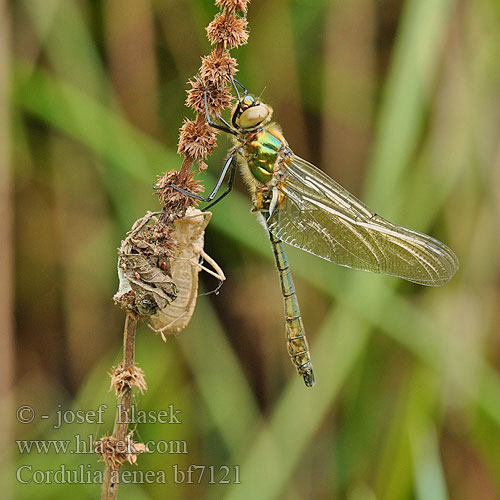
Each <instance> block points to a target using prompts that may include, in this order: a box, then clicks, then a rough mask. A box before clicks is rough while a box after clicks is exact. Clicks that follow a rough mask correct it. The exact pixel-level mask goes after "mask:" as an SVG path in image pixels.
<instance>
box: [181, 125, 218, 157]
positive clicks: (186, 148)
mask: <svg viewBox="0 0 500 500" xmlns="http://www.w3.org/2000/svg"><path fill="white" fill-rule="evenodd" d="M216 135H217V133H216V132H215V130H214V129H213V128H212V127H210V125H208V123H206V122H202V121H200V120H198V121H193V120H188V119H184V123H183V124H182V127H181V129H180V136H179V147H178V149H177V152H178V153H179V154H185V155H189V156H191V157H192V158H194V159H198V158H206V157H207V156H208V155H209V154H210V153H211V152H212V151H213V149H214V147H215V138H216Z"/></svg>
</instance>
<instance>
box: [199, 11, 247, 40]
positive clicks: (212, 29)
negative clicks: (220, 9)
mask: <svg viewBox="0 0 500 500" xmlns="http://www.w3.org/2000/svg"><path fill="white" fill-rule="evenodd" d="M247 24H248V22H247V20H246V19H245V18H244V17H237V16H235V15H234V14H233V13H229V11H226V12H225V13H224V14H217V15H216V16H215V18H214V20H213V21H212V22H211V23H210V24H209V25H208V26H207V28H206V30H207V36H208V39H209V41H210V43H211V44H212V45H218V44H221V45H223V46H224V48H230V49H234V48H236V47H238V46H240V45H243V44H245V43H247V41H248V31H247V29H246V28H247Z"/></svg>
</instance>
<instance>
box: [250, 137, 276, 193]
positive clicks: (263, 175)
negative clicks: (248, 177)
mask: <svg viewBox="0 0 500 500" xmlns="http://www.w3.org/2000/svg"><path fill="white" fill-rule="evenodd" d="M282 146H283V143H282V141H281V140H280V139H279V138H278V137H276V136H274V135H273V134H272V133H271V132H270V131H269V130H267V129H264V130H260V131H258V132H255V133H253V134H251V135H250V136H249V137H248V142H247V143H246V145H245V156H246V160H247V163H248V168H249V169H250V172H251V173H252V175H253V176H254V177H255V178H256V179H257V180H258V181H259V182H262V183H263V184H267V183H268V182H269V181H270V180H271V178H272V176H273V168H274V164H275V163H276V158H277V156H278V151H279V150H280V148H281V147H282Z"/></svg>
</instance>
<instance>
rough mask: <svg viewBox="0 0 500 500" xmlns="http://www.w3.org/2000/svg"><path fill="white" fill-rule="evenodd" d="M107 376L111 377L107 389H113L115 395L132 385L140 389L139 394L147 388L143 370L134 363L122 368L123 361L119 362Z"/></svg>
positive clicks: (130, 387)
mask: <svg viewBox="0 0 500 500" xmlns="http://www.w3.org/2000/svg"><path fill="white" fill-rule="evenodd" d="M109 376H110V377H111V386H110V388H109V390H111V389H114V390H115V394H116V395H118V394H120V393H121V392H123V391H124V390H126V389H132V387H137V389H139V390H140V391H141V394H143V393H144V391H147V390H148V385H147V384H146V379H145V378H144V371H143V370H142V369H141V368H139V367H138V366H135V365H134V366H132V367H131V368H127V369H124V368H123V363H120V364H119V365H118V366H117V367H116V368H115V369H114V372H113V373H110V374H109Z"/></svg>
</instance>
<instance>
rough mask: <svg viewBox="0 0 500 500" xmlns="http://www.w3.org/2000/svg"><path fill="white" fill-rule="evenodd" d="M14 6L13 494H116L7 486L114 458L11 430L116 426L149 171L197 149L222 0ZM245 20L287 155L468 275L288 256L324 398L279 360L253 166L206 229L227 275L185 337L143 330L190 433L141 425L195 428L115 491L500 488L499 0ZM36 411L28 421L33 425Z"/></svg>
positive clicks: (9, 325)
mask: <svg viewBox="0 0 500 500" xmlns="http://www.w3.org/2000/svg"><path fill="white" fill-rule="evenodd" d="M0 6H2V7H3V8H4V11H3V14H2V16H1V22H2V23H3V25H4V26H3V28H2V29H1V30H0V75H1V76H2V78H1V81H2V84H1V85H2V89H3V91H2V93H1V97H0V98H1V99H2V100H1V101H0V146H1V148H0V150H1V151H4V152H5V153H2V155H1V156H2V158H1V159H0V161H1V162H2V165H3V167H2V172H1V183H2V186H1V188H2V191H1V192H2V195H1V203H2V214H3V217H2V218H1V220H0V224H1V227H2V234H3V243H2V250H1V255H2V264H1V265H2V276H3V277H4V283H3V287H2V289H1V291H0V299H1V307H2V309H1V313H2V314H1V315H0V316H1V325H2V332H1V333H2V336H1V341H2V344H1V346H0V347H1V348H2V349H1V352H2V354H1V356H2V359H1V361H2V362H1V363H0V376H1V377H2V380H3V381H4V383H3V384H2V385H3V388H2V392H1V395H2V411H3V414H4V418H2V421H3V422H4V424H3V425H2V430H1V431H0V433H1V439H2V450H3V451H4V452H6V453H5V454H4V458H3V460H4V464H3V467H2V474H3V477H2V479H3V481H2V488H3V491H2V493H3V495H2V498H18V499H28V498H29V499H32V498H37V499H55V498H75V499H86V498H89V499H90V498H98V496H99V491H100V486H99V485H94V484H55V483H49V484H45V483H44V484H36V483H35V482H33V481H31V482H28V483H27V484H22V483H21V482H19V481H17V480H15V479H14V478H15V474H16V470H18V468H19V467H20V466H22V465H29V466H31V467H32V471H35V470H42V471H43V470H51V469H52V470H57V469H59V468H60V467H61V464H65V466H66V467H67V469H77V467H78V466H79V465H81V466H83V467H84V469H85V471H92V470H98V471H100V470H103V464H102V463H97V461H96V460H97V459H96V456H95V455H92V454H81V453H70V452H69V451H68V452H66V453H55V452H53V451H51V452H50V453H44V452H40V453H38V452H36V450H32V451H31V453H27V452H25V453H20V451H19V446H18V445H16V444H15V443H14V440H15V439H18V440H19V439H25V440H26V439H36V440H50V439H56V440H62V439H69V440H71V443H73V444H74V440H75V435H76V434H78V435H80V436H81V437H82V439H87V440H88V438H87V436H88V435H92V436H93V438H94V439H97V438H99V437H100V436H101V435H103V434H104V433H106V432H108V433H109V432H111V430H112V423H113V420H114V404H115V398H114V395H113V394H112V393H109V392H108V387H109V377H108V375H107V372H108V371H110V370H111V366H112V365H116V364H117V363H118V362H119V360H120V356H121V352H120V350H121V335H122V330H123V321H124V315H123V313H122V312H121V311H120V310H118V309H117V308H116V307H114V306H113V302H112V300H111V297H112V295H113V294H114V292H115V291H116V289H117V284H118V282H117V276H116V258H117V255H116V248H117V247H118V246H119V244H120V240H121V239H122V238H123V237H124V235H125V233H126V231H127V230H128V229H129V228H130V226H131V224H132V222H133V221H134V220H135V219H137V218H139V217H141V216H142V215H143V214H144V213H145V212H146V211H147V210H156V209H158V207H159V205H158V202H157V200H156V197H155V196H154V195H153V189H152V185H153V183H154V182H155V180H156V176H157V175H159V174H162V173H163V172H164V171H165V170H170V169H173V168H178V167H179V166H180V164H181V158H180V157H179V156H177V155H176V143H177V138H178V129H179V127H180V125H181V123H182V119H183V117H184V116H189V117H191V116H192V115H191V112H190V111H189V110H188V109H187V108H186V107H185V106H184V100H185V89H186V88H187V86H186V84H185V82H186V80H187V79H188V78H189V77H191V76H192V75H193V74H194V73H195V72H196V71H197V68H198V67H199V63H200V56H202V55H205V54H208V53H209V51H210V47H209V44H208V41H207V40H206V37H205V31H204V27H205V26H206V25H207V24H208V23H209V22H210V20H211V19H212V18H213V15H214V13H215V12H216V11H217V9H216V8H215V6H214V5H213V2H212V1H209V0H207V1H202V0H196V1H195V0H190V1H186V0H142V1H139V0H102V1H98V0H79V1H76V0H15V1H11V2H8V1H6V0H3V1H1V2H0ZM248 20H249V26H250V31H251V36H250V41H249V43H248V45H246V46H244V47H242V48H240V49H239V50H237V51H233V53H232V55H233V56H235V57H237V58H238V61H239V65H240V66H239V67H240V73H239V74H238V75H239V76H238V78H239V79H240V80H241V81H242V82H244V83H245V84H246V86H247V87H248V88H249V89H250V90H251V91H253V92H254V93H256V94H259V93H260V92H261V90H262V89H263V88H264V87H265V91H264V94H263V98H264V100H265V101H266V102H268V103H269V104H271V105H272V106H273V107H274V111H275V115H274V116H275V119H276V120H277V121H278V122H279V123H280V124H281V125H282V127H283V130H284V133H285V136H286V137H287V139H288V141H289V143H290V145H291V146H292V148H293V149H294V151H295V152H296V153H297V154H298V155H300V156H302V157H304V158H306V159H308V160H310V161H312V162H313V163H315V164H316V165H318V166H319V167H320V168H322V169H323V170H324V171H325V172H327V173H328V174H329V175H331V176H332V177H334V178H335V179H336V180H337V181H339V182H340V183H341V184H343V185H344V186H345V187H346V188H348V189H349V190H350V191H351V192H353V193H354V194H356V195H358V196H359V197H361V198H362V199H363V200H365V201H366V202H367V203H369V205H370V206H371V207H372V208H373V209H374V210H375V211H376V212H378V213H381V214H383V215H384V216H385V217H388V218H390V219H391V220H393V221H394V222H397V223H400V224H403V225H405V226H409V227H411V228H414V229H416V230H418V231H421V232H426V233H429V234H432V235H433V236H435V237H437V238H439V239H441V240H442V241H445V242H446V243H447V244H448V245H449V246H451V247H452V248H453V249H454V251H455V252H456V254H457V255H458V257H459V259H460V262H461V269H460V271H459V272H458V273H457V275H456V276H455V278H454V279H453V280H452V281H451V282H450V283H449V284H448V285H447V286H445V287H443V288H439V289H435V288H424V287H419V286H417V285H413V284H410V283H407V282H404V281H402V280H398V279H395V278H389V277H384V276H378V275H369V274H366V273H361V272H357V271H352V270H349V269H345V268H341V267H338V266H335V265H333V264H329V263H328V262H325V261H322V260H321V259H317V258H315V257H313V256H311V255H309V254H305V253H303V252H300V251H299V250H295V249H293V248H290V249H289V252H288V253H289V259H290V263H291V267H292V272H293V274H294V277H295V281H296V287H297V292H298V298H299V302H300V304H301V308H302V314H303V318H304V322H305V326H306V329H307V331H308V334H309V341H310V347H311V352H312V357H313V363H314V367H315V372H316V377H317V385H316V387H314V388H313V389H307V388H306V387H305V386H304V385H303V381H302V379H301V377H299V376H298V375H297V374H296V373H295V370H294V368H293V366H292V365H291V363H290V360H289V358H288V355H287V352H286V346H285V335H284V319H283V304H282V298H281V294H280V290H279V283H278V276H277V273H276V271H275V268H274V263H273V256H272V252H271V249H270V247H269V242H268V238H267V235H266V234H265V232H264V230H263V229H262V228H261V227H260V226H259V224H258V223H257V221H256V220H255V217H254V216H253V215H252V214H251V213H250V208H251V202H250V199H249V196H248V195H247V193H246V189H245V186H244V185H243V183H242V182H241V180H240V179H238V182H237V186H236V189H235V191H234V192H233V193H232V195H231V196H228V197H227V198H226V199H225V200H224V202H223V203H221V204H220V205H218V206H216V207H214V209H213V213H214V216H213V219H212V222H211V224H210V226H209V228H208V230H207V232H206V238H205V239H206V251H207V252H208V253H209V255H211V256H212V257H213V258H214V259H215V260H216V261H217V262H218V263H219V264H220V265H221V266H222V268H223V269H224V271H225V273H226V276H227V278H228V279H227V282H226V283H225V284H224V286H223V287H222V289H221V291H220V294H219V295H213V294H212V295H209V296H201V297H200V298H199V301H198V307H197V310H196V312H195V315H194V318H193V320H192V322H191V324H190V326H189V327H188V328H187V329H186V330H185V331H184V332H182V333H181V334H180V335H179V337H178V338H170V339H169V340H168V342H167V343H166V344H164V343H163V342H162V340H161V339H160V337H159V336H157V335H155V334H153V333H152V332H151V331H150V330H149V329H148V328H147V327H146V326H144V325H142V326H141V327H140V329H139V331H138V335H137V345H136V360H137V362H138V364H139V366H140V367H142V368H143V369H144V370H145V372H146V378H147V382H148V384H149V391H148V392H147V393H145V394H144V395H140V394H138V395H136V396H135V397H134V403H135V404H136V405H137V408H138V409H141V410H157V411H159V410H162V409H166V410H168V408H169V405H174V407H175V409H179V410H181V413H180V415H179V418H180V420H181V421H182V424H177V425H172V424H158V423H157V424H154V423H148V424H140V425H138V426H137V429H136V435H135V436H136V439H137V440H138V441H143V442H144V441H148V440H156V441H158V440H164V441H166V442H170V441H171V440H179V441H185V442H186V445H187V450H188V453H187V454H176V453H151V454H148V455H142V456H140V457H139V462H138V466H125V468H127V469H130V470H144V471H145V470H154V471H158V470H164V471H166V478H167V480H168V483H167V484H128V485H121V486H120V489H119V494H118V497H119V498H120V499H121V500H126V499H139V500H141V499H164V498H169V499H177V498H178V499H184V498H186V499H191V498H203V499H231V500H237V499H260V500H262V499H290V500H298V499H344V498H345V499H349V500H365V499H366V500H373V499H410V498H416V499H425V500H432V499H437V500H440V499H464V500H465V499H495V498H500V377H499V369H498V367H499V362H500V357H499V337H498V335H499V293H500V273H499V267H500V259H499V250H500V248H499V247H500V238H499V234H500V231H499V215H500V203H499V197H498V188H499V187H500V170H499V168H498V167H499V166H500V165H499V159H500V149H499V144H500V142H499V136H500V134H499V132H500V91H499V89H500V64H499V62H500V50H499V48H500V4H499V2H498V1H497V0H456V1H452V0H406V1H403V0H379V1H374V0H352V1H340V0H336V1H330V0H307V1H306V0H276V1H273V2H267V1H262V0H253V1H252V3H251V5H250V8H249V13H248ZM5 104H8V108H9V109H8V111H9V113H6V111H7V107H6V106H5ZM228 145H229V142H228V140H227V139H226V138H223V137H220V138H219V146H218V148H217V150H216V151H215V152H214V154H213V156H212V157H211V158H210V159H209V169H208V171H207V172H206V173H203V174H199V175H198V177H199V178H200V179H202V180H203V182H204V184H205V186H206V187H207V188H208V189H210V188H211V187H212V186H213V184H214V182H215V176H216V175H217V173H218V172H219V171H220V168H221V165H222V162H223V160H224V156H225V151H226V150H227V147H228ZM7 158H10V160H9V161H6V159H7ZM4 167H6V168H4ZM200 278H201V287H202V289H203V290H205V291H209V290H211V289H213V288H214V287H215V286H216V282H215V281H214V280H213V279H212V278H210V277H207V276H206V275H200ZM11 318H12V321H10V319H11ZM100 404H107V405H108V407H109V408H108V411H107V412H106V413H105V422H104V423H103V424H95V423H94V424H93V423H89V424H73V425H70V424H66V425H63V426H62V427H61V428H60V429H54V428H53V426H54V423H55V420H54V419H55V418H56V417H55V416H56V412H57V410H60V409H62V410H74V411H76V410H84V411H87V410H92V409H94V410H95V409H97V408H98V407H99V405H100ZM21 405H29V406H31V407H33V408H34V410H35V420H34V421H33V422H32V423H30V424H24V425H22V424H20V423H19V422H16V421H15V414H16V409H17V408H18V407H19V406H21ZM43 414H46V415H49V416H50V419H48V420H45V419H43V418H41V415H43ZM8 422H11V423H8ZM73 444H72V445H71V446H73V448H72V449H74V445H73ZM9 463H10V465H8V464H9ZM174 464H177V465H178V467H179V468H181V469H186V468H187V467H188V466H189V465H190V464H197V465H206V466H207V467H208V466H213V467H214V469H213V470H214V471H215V473H216V474H215V481H216V482H217V483H218V482H219V480H220V479H222V478H223V474H222V473H221V472H219V471H220V470H223V469H220V467H221V466H224V465H225V466H228V467H230V470H231V474H230V476H229V477H228V478H227V479H229V480H230V484H208V483H209V478H208V477H207V476H205V477H203V478H202V480H201V482H200V484H186V482H185V481H184V483H181V484H176V483H175V481H174V477H173V470H174V469H173V466H174ZM235 466H239V479H240V481H241V484H234V471H235V469H234V467H235ZM23 470H24V471H25V472H26V473H23V474H22V475H21V476H22V477H21V479H23V480H24V481H30V480H31V479H33V474H32V473H31V474H30V473H29V471H28V470H27V469H23ZM206 474H208V472H206ZM193 478H194V479H193V481H195V482H196V480H197V479H196V478H197V476H196V475H194V476H193Z"/></svg>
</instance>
